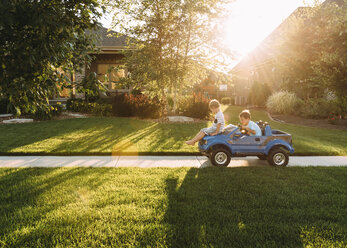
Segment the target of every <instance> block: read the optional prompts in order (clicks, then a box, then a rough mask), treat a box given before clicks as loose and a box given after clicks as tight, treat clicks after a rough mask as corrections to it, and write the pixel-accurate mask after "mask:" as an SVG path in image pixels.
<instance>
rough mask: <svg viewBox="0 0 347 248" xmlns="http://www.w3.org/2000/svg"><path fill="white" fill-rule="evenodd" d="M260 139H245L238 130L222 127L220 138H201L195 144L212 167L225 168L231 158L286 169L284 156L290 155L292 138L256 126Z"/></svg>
mask: <svg viewBox="0 0 347 248" xmlns="http://www.w3.org/2000/svg"><path fill="white" fill-rule="evenodd" d="M257 124H258V125H259V127H260V129H261V130H262V136H249V135H246V134H245V132H244V130H242V129H241V127H240V126H234V125H232V124H230V125H228V126H226V127H225V128H224V130H223V132H222V133H221V134H218V135H215V136H205V137H204V138H203V139H202V140H200V142H199V151H200V152H201V153H202V154H203V155H206V156H207V157H209V158H210V160H211V162H212V164H213V165H216V166H228V165H229V163H230V159H231V157H246V156H257V157H258V158H259V159H261V160H266V159H267V161H268V162H269V164H270V165H274V166H286V165H287V164H288V162H289V156H288V154H289V153H290V154H293V153H294V148H293V146H292V136H291V135H290V134H288V133H285V132H282V131H280V130H272V129H271V127H270V125H269V124H268V123H266V122H265V123H264V122H262V121H259V122H257Z"/></svg>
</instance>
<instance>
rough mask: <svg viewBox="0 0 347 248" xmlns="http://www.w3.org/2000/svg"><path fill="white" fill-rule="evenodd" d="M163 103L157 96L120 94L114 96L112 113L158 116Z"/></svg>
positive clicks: (147, 116) (161, 113)
mask: <svg viewBox="0 0 347 248" xmlns="http://www.w3.org/2000/svg"><path fill="white" fill-rule="evenodd" d="M164 107H165V104H164V103H163V102H161V101H159V99H158V98H153V99H151V98H149V97H147V96H146V95H143V94H139V95H133V94H122V95H117V96H115V97H114V101H113V105H112V108H113V113H114V115H116V116H138V117H141V118H159V117H161V116H162V115H163V112H164Z"/></svg>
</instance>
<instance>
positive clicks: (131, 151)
mask: <svg viewBox="0 0 347 248" xmlns="http://www.w3.org/2000/svg"><path fill="white" fill-rule="evenodd" d="M34 124H35V125H34ZM34 124H31V125H30V126H29V125H28V126H25V125H23V126H13V127H6V128H5V127H1V126H0V131H1V128H2V129H4V130H3V131H4V132H7V133H8V134H7V135H6V136H5V137H4V138H5V139H3V140H1V141H0V155H111V154H113V155H155V154H156V155H158V154H159V155H174V154H177V155H186V154H187V155H188V154H189V155H191V154H193V153H196V154H197V149H194V148H191V147H186V146H185V145H184V141H185V140H187V138H188V137H191V136H194V135H195V133H196V132H197V131H198V130H200V129H201V128H202V127H203V126H206V123H195V124H177V123H160V124H159V123H156V122H150V121H143V120H136V119H131V118H89V119H79V120H62V121H55V122H42V123H34ZM38 126H40V127H39V128H38ZM36 129H38V130H36Z"/></svg>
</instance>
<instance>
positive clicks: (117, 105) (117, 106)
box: [112, 94, 133, 117]
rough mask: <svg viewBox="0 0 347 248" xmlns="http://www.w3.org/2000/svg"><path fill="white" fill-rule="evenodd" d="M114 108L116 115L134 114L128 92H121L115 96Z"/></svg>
mask: <svg viewBox="0 0 347 248" xmlns="http://www.w3.org/2000/svg"><path fill="white" fill-rule="evenodd" d="M112 110H113V114H114V115H115V116H121V117H127V116H133V113H132V106H131V104H130V102H129V101H128V100H127V98H126V94H119V95H116V96H115V97H114V98H113V103H112Z"/></svg>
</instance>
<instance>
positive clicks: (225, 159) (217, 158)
mask: <svg viewBox="0 0 347 248" xmlns="http://www.w3.org/2000/svg"><path fill="white" fill-rule="evenodd" d="M210 159H211V162H212V164H213V165H215V166H228V165H229V163H230V159H231V156H230V152H229V151H228V150H227V149H225V148H218V149H216V150H215V151H214V152H212V154H211V157H210Z"/></svg>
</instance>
